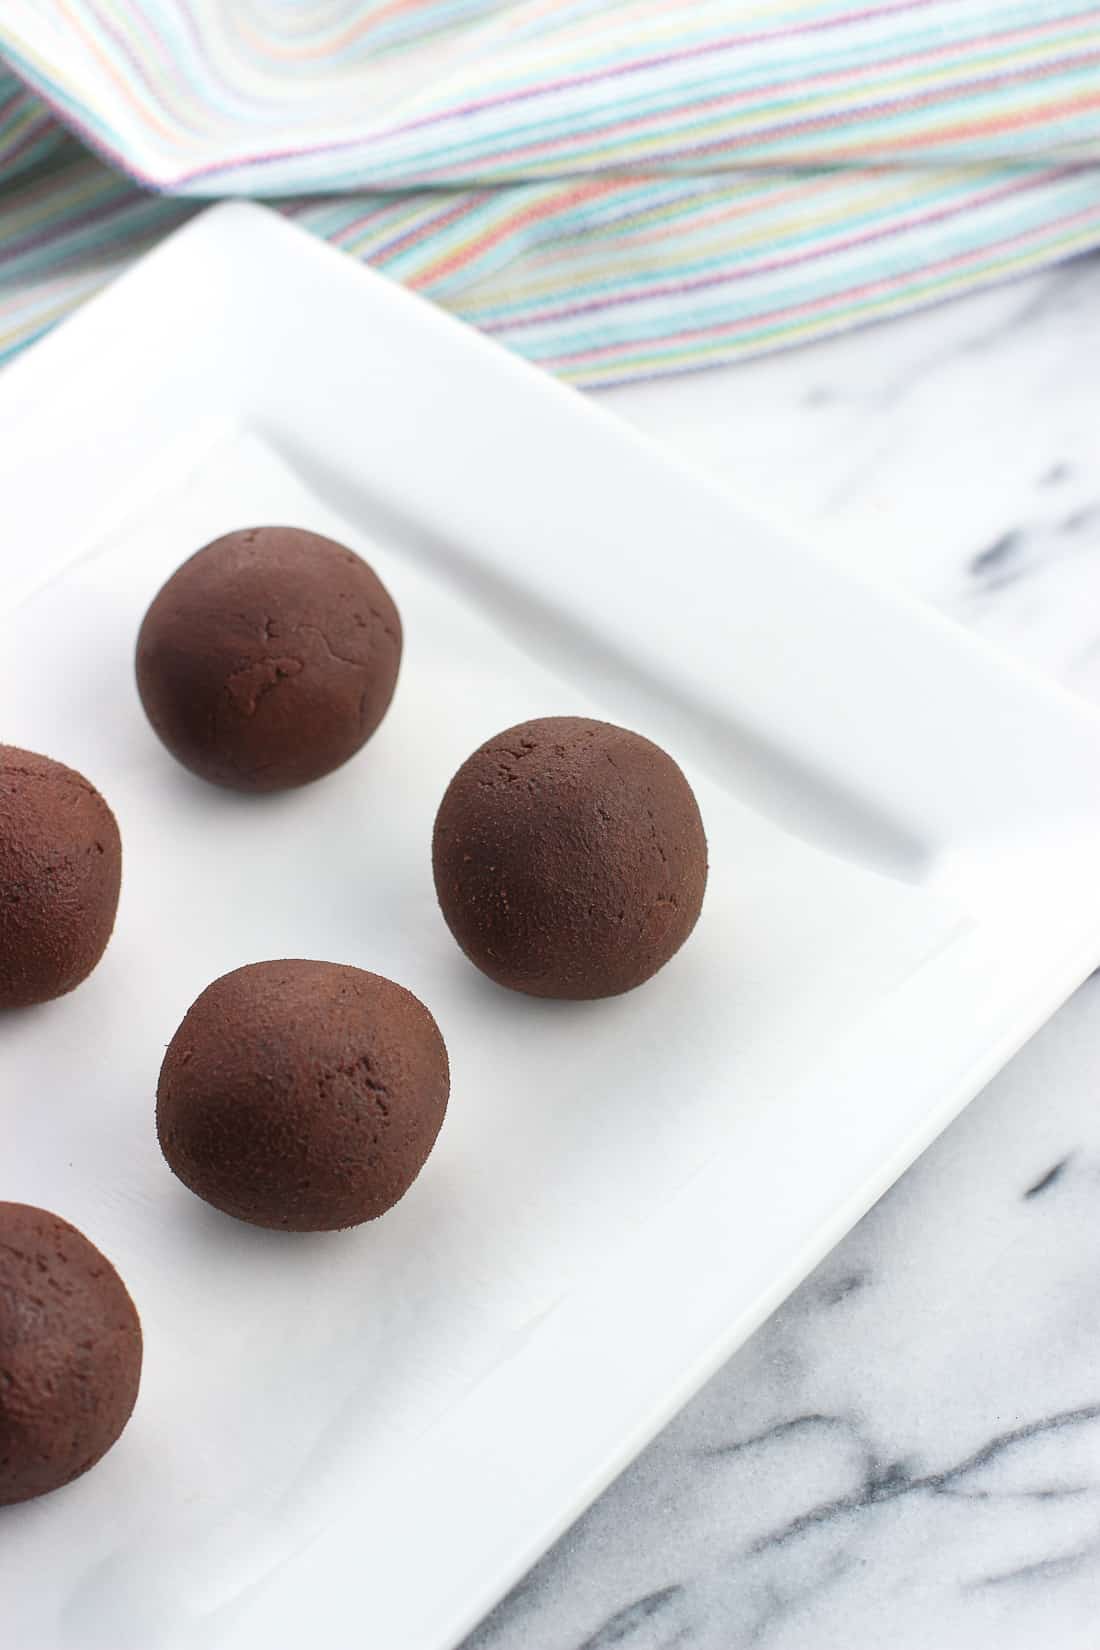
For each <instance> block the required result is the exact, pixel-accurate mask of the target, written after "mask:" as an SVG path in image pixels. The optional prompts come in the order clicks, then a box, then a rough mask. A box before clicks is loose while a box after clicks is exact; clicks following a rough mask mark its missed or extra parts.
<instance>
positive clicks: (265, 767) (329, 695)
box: [137, 527, 401, 791]
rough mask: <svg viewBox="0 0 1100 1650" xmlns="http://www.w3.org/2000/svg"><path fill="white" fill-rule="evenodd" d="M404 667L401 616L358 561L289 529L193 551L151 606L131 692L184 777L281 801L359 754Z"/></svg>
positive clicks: (252, 533)
mask: <svg viewBox="0 0 1100 1650" xmlns="http://www.w3.org/2000/svg"><path fill="white" fill-rule="evenodd" d="M400 663H401V620H400V619H399V618H398V614H397V609H396V607H395V606H394V604H393V601H392V599H391V597H390V594H389V591H388V590H387V589H386V587H385V585H383V583H382V581H381V580H380V579H379V578H378V576H377V574H376V573H375V572H374V571H373V569H371V568H370V567H368V566H367V564H366V562H365V561H363V560H362V558H361V557H359V556H357V555H355V554H354V553H353V552H352V551H351V550H348V549H345V547H344V546H343V545H342V544H337V543H335V542H334V540H332V539H326V538H322V537H321V535H320V534H319V533H307V532H304V531H303V530H302V529H301V528H298V527H253V528H249V529H248V530H247V531H242V532H239V533H227V534H226V535H225V537H224V538H220V539H215V540H214V542H213V543H212V544H208V545H207V546H206V548H205V549H203V550H200V551H198V552H197V554H195V555H194V556H192V557H191V559H190V560H189V561H185V562H184V564H183V566H182V567H181V568H179V569H178V570H177V571H176V572H175V573H173V575H172V577H171V578H170V579H169V580H168V583H167V584H166V585H165V586H164V587H163V589H162V590H161V591H160V592H159V594H158V595H157V596H156V597H154V599H153V602H152V605H151V606H150V608H149V611H148V612H147V613H146V615H145V619H144V621H143V623H142V626H141V632H140V635H139V636H138V646H137V684H138V692H139V694H140V695H141V702H142V704H143V705H144V707H145V714H146V715H147V716H148V718H149V721H150V722H151V723H152V725H153V728H154V730H155V732H156V733H157V734H158V735H159V737H160V739H161V740H162V741H163V743H164V744H165V745H167V747H168V749H169V750H170V751H171V752H172V755H173V756H175V757H177V758H178V759H179V761H181V762H182V763H183V765H184V767H185V768H190V769H191V771H192V773H197V774H198V775H200V777H201V778H203V779H209V780H210V781H212V783H213V784H215V785H228V786H230V787H231V788H232V789H234V790H241V791H280V790H286V789H288V788H289V787H291V786H294V785H308V784H309V783H310V782H311V781H312V780H314V779H320V778H321V777H322V776H323V775H324V774H326V773H331V772H332V771H333V769H334V768H338V767H340V765H341V764H342V763H344V762H346V761H347V760H348V758H349V757H351V756H354V755H355V753H356V751H357V750H359V749H360V748H361V747H362V746H363V745H364V744H366V742H367V740H368V739H369V738H370V736H371V734H372V733H373V732H374V730H375V728H377V726H378V724H379V722H381V720H382V718H383V716H384V715H385V714H386V710H387V708H388V707H389V703H390V700H391V699H392V698H393V690H394V687H395V685H396V682H397V671H398V666H399V665H400Z"/></svg>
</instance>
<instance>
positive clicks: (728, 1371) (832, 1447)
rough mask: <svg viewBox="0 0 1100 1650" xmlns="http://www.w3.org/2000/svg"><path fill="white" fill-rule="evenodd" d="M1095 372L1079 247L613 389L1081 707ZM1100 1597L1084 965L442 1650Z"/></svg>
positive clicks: (982, 1618) (978, 1649)
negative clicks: (906, 314) (991, 285)
mask: <svg viewBox="0 0 1100 1650" xmlns="http://www.w3.org/2000/svg"><path fill="white" fill-rule="evenodd" d="M1098 369H1100V258H1097V257H1092V258H1086V259H1081V260H1079V261H1077V262H1075V263H1071V264H1068V265H1064V266H1063V267H1061V268H1060V269H1056V270H1053V271H1051V272H1049V273H1047V274H1044V275H1041V276H1038V277H1034V278H1032V279H1029V280H1027V281H1025V282H1021V283H1019V284H1017V285H1014V286H1010V287H1004V288H1001V289H999V290H997V291H994V292H992V293H987V294H983V295H981V296H978V297H975V298H970V299H966V300H964V301H961V302H958V303H956V304H954V305H951V306H947V307H944V308H941V309H938V310H934V311H930V312H928V313H926V314H924V315H919V316H915V317H911V318H909V319H906V320H904V321H898V322H892V323H889V324H887V325H884V326H881V327H878V328H873V329H869V330H867V331H864V332H861V333H858V334H854V335H848V336H845V337H842V338H838V339H835V340H832V341H830V342H828V343H825V344H819V345H815V346H813V347H812V348H808V349H804V350H801V351H796V352H793V353H791V354H789V355H785V356H781V357H775V358H770V359H767V360H763V361H759V362H753V363H750V364H748V365H746V366H742V367H739V368H730V369H723V370H721V371H715V372H711V373H706V374H700V375H698V376H697V377H694V378H685V379H682V380H679V381H676V382H672V383H663V384H653V385H646V386H641V387H637V388H632V389H628V390H620V391H617V392H615V393H614V394H611V395H608V396H607V397H606V398H605V399H606V401H607V403H608V404H609V405H610V406H611V407H612V408H614V409H615V410H616V411H617V412H619V413H620V414H621V415H622V416H623V417H625V418H627V419H628V420H630V421H631V422H633V423H634V424H636V425H638V426H639V427H640V428H643V429H645V430H647V431H649V432H650V433H651V434H654V435H656V436H658V437H659V438H660V439H661V440H663V441H664V442H666V443H667V444H668V445H669V446H670V447H672V448H674V449H675V450H677V451H678V452H680V453H681V454H682V455H684V456H686V457H688V458H690V459H691V460H692V461H693V462H694V463H696V464H697V465H701V466H703V467H704V468H706V469H708V470H711V471H712V472H714V473H716V474H719V475H721V476H722V477H723V478H724V479H725V480H726V481H727V482H729V483H730V484H732V486H733V487H734V488H735V489H736V490H737V492H738V493H739V494H740V496H741V497H742V498H743V499H744V500H745V502H746V503H747V504H748V505H750V506H751V507H752V508H754V509H755V510H756V511H757V512H758V513H760V514H762V515H765V516H767V517H769V518H771V519H772V520H774V521H777V522H780V523H782V524H783V525H784V526H786V527H788V528H790V529H791V530H793V531H795V532H796V533H798V534H799V535H801V536H802V537H803V538H805V539H806V540H808V541H809V542H811V543H813V544H814V545H816V546H817V547H818V548H819V549H820V550H821V551H822V552H823V553H824V554H826V555H827V556H829V557H831V558H834V559H836V560H837V561H839V562H841V563H843V564H844V565H846V566H848V567H854V568H858V569H859V570H861V571H862V572H864V573H865V574H866V575H868V576H870V577H872V578H876V579H882V580H887V581H894V582H896V583H898V584H901V585H903V586H904V587H906V588H907V589H908V590H910V591H911V592H913V593H914V594H916V595H917V596H919V597H921V598H922V599H924V600H926V601H928V602H930V603H932V604H934V605H935V606H936V607H938V608H940V609H941V610H942V611H943V612H945V613H947V614H949V615H950V616H951V617H952V618H954V619H957V620H958V621H959V622H960V623H962V624H964V625H967V626H969V627H971V628H972V629H974V630H976V631H979V632H980V633H981V634H983V635H984V636H986V637H988V638H989V639H990V640H991V641H993V642H995V643H997V644H998V645H1000V646H1002V647H1005V648H1007V649H1009V650H1010V651H1011V652H1012V653H1014V654H1015V655H1016V656H1017V657H1019V658H1021V659H1025V660H1028V661H1030V662H1031V663H1032V664H1033V665H1035V666H1037V667H1038V668H1040V669H1042V670H1045V671H1048V672H1050V673H1052V674H1053V675H1055V676H1056V677H1058V678H1059V679H1060V680H1061V681H1062V682H1063V683H1066V684H1068V685H1069V686H1070V687H1072V688H1074V689H1076V690H1077V691H1079V692H1081V693H1083V694H1085V695H1087V696H1088V697H1089V698H1091V699H1093V700H1094V701H1096V702H1098V703H1100V371H1098ZM1098 859H1100V844H1098ZM1098 1607H1100V976H1097V977H1094V979H1093V980H1092V981H1090V982H1089V983H1088V984H1086V985H1085V986H1083V987H1082V988H1081V990H1080V991H1079V992H1078V993H1077V995H1076V997H1074V998H1073V1000H1072V1001H1071V1002H1070V1003H1068V1004H1067V1005H1066V1007H1065V1008H1064V1009H1063V1010H1062V1011H1061V1013H1060V1014H1058V1015H1057V1016H1056V1017H1055V1019H1054V1020H1052V1021H1051V1022H1050V1023H1049V1024H1048V1025H1047V1026H1046V1027H1045V1028H1044V1029H1043V1031H1042V1032H1041V1033H1040V1034H1039V1035H1038V1036H1037V1037H1036V1038H1035V1039H1034V1040H1033V1041H1032V1042H1031V1043H1030V1044H1029V1045H1028V1046H1027V1047H1026V1048H1025V1049H1024V1050H1023V1051H1022V1053H1021V1054H1019V1055H1018V1056H1017V1058H1016V1059H1015V1060H1014V1061H1013V1063H1012V1064H1011V1066H1010V1067H1008V1069H1007V1070H1006V1071H1004V1072H1003V1073H1002V1074H1001V1076H1000V1077H998V1078H997V1080H996V1081H995V1082H994V1083H992V1084H991V1085H990V1087H989V1088H988V1089H987V1090H986V1091H985V1092H984V1093H983V1094H982V1095H981V1096H980V1097H979V1098H978V1099H977V1100H975V1101H974V1103H973V1104H972V1105H971V1106H970V1107H969V1108H968V1110H967V1111H966V1112H964V1113H963V1115H962V1117H961V1118H960V1119H959V1121H958V1122H957V1123H956V1124H955V1125H954V1126H953V1127H952V1128H951V1129H950V1130H949V1131H948V1132H947V1133H946V1134H945V1135H943V1136H942V1137H941V1138H940V1140H939V1141H938V1142H937V1143H936V1144H935V1145H934V1146H933V1147H932V1148H931V1149H930V1150H929V1151H928V1152H926V1153H925V1155H924V1156H923V1157H922V1158H921V1159H920V1160H919V1161H918V1162H917V1163H916V1164H915V1165H914V1167H913V1168H912V1169H911V1170H910V1171H909V1173H908V1174H907V1175H906V1176H905V1177H904V1178H903V1179H902V1180H901V1181H899V1182H898V1184H897V1185H896V1186H895V1187H894V1188H893V1189H892V1190H891V1191H890V1192H889V1193H888V1195H887V1196H886V1197H884V1198H883V1199H882V1200H881V1201H880V1202H879V1203H878V1205H877V1206H876V1207H875V1208H874V1209H872V1210H871V1212H870V1213H869V1214H868V1215H867V1216H866V1217H865V1218H864V1219H863V1220H862V1221H861V1222H860V1223H859V1225H858V1226H857V1227H856V1228H855V1229H854V1230H853V1231H852V1232H851V1233H850V1234H849V1236H848V1237H847V1239H846V1240H845V1241H844V1242H843V1243H841V1244H840V1245H839V1247H838V1248H837V1249H835V1250H834V1251H833V1253H832V1254H831V1255H830V1256H829V1258H828V1259H827V1260H826V1261H825V1262H824V1263H823V1264H822V1265H821V1266H820V1267H819V1268H818V1270H817V1271H816V1272H814V1273H813V1274H812V1276H811V1277H809V1278H808V1279H807V1280H806V1282H805V1283H804V1284H803V1285H802V1287H801V1288H800V1289H799V1290H798V1291H797V1292H796V1293H795V1294H794V1295H793V1296H792V1297H791V1298H790V1299H789V1300H788V1301H787V1302H786V1304H785V1305H784V1306H783V1307H782V1308H781V1309H780V1310H779V1311H778V1312H777V1313H776V1314H775V1315H774V1316H773V1317H772V1318H771V1319H770V1321H769V1322H768V1323H767V1324H765V1325H764V1327H763V1328H762V1329H761V1330H759V1331H758V1333H757V1334H756V1335H755V1336H754V1337H753V1339H752V1340H751V1341H750V1342H749V1343H748V1344H747V1345H746V1346H745V1347H744V1348H743V1349H742V1350H741V1351H740V1352H739V1353H738V1354H737V1355H736V1356H735V1357H733V1358H732V1359H731V1360H730V1362H729V1363H728V1364H727V1365H726V1366H725V1368H724V1369H722V1370H721V1371H720V1373H719V1374H718V1375H717V1376H715V1377H714V1379H713V1380H711V1381H710V1383H709V1384H708V1385H707V1386H706V1387H705V1388H704V1389H703V1391H702V1392H701V1393H700V1394H699V1395H698V1397H697V1398H696V1399H695V1400H694V1401H693V1402H692V1403H691V1404H689V1405H688V1407H687V1408H686V1409H685V1410H684V1411H683V1412H682V1413H681V1414H680V1415H679V1417H678V1418H677V1419H676V1420H675V1421H674V1422H673V1423H672V1424H671V1425H670V1426H669V1427H668V1428H667V1429H666V1430H665V1432H664V1433H662V1434H661V1436H660V1437H658V1438H657V1439H656V1440H655V1441H654V1443H653V1444H652V1445H651V1446H650V1447H649V1448H648V1449H647V1450H646V1451H645V1452H644V1454H643V1455H642V1456H640V1457H639V1459H638V1460H637V1461H636V1462H635V1463H634V1464H633V1466H632V1467H630V1468H629V1469H628V1471H627V1472H625V1473H624V1474H623V1476H622V1477H621V1478H620V1479H619V1480H618V1481H617V1482H616V1483H615V1484H614V1485H612V1487H611V1488H610V1489H609V1490H608V1491H607V1492H606V1493H605V1494H604V1495H603V1497H602V1498H601V1499H600V1500H599V1501H598V1502H597V1503H596V1504H595V1506H594V1507H593V1508H592V1509H591V1510H590V1511H589V1512H588V1513H587V1514H586V1515H585V1516H584V1517H583V1518H582V1519H581V1520H580V1521H579V1522H578V1523H577V1524H576V1525H575V1526H574V1528H573V1529H572V1530H571V1531H569V1533H568V1534H567V1535H566V1536H564V1537H563V1538H562V1540H561V1541H560V1542H559V1543H558V1544H557V1546H556V1547H555V1548H553V1550H552V1551H551V1552H550V1553H549V1554H548V1555H547V1556H546V1557H545V1558H544V1559H543V1560H542V1562H541V1563H540V1564H539V1565H538V1566H537V1567H536V1569H535V1570H534V1571H533V1572H532V1573H531V1574H530V1576H528V1577H527V1579H526V1580H525V1581H524V1582H522V1583H521V1584H520V1585H519V1586H518V1587H517V1588H516V1589H515V1591H514V1592H513V1594H512V1595H511V1596H510V1597H509V1598H508V1599H507V1600H505V1602H504V1603H503V1604H501V1605H500V1606H499V1607H498V1609H497V1610H496V1611H495V1612H494V1613H493V1614H492V1616H490V1617H489V1619H488V1620H487V1621H486V1622H485V1623H484V1624H483V1625H482V1627H481V1628H480V1629H479V1630H478V1631H477V1632H476V1633H475V1634H474V1635H473V1636H472V1637H471V1638H470V1639H469V1640H468V1641H467V1645H466V1647H465V1650H748V1647H750V1646H751V1647H752V1650H881V1647H882V1646H884V1645H887V1644H888V1645H889V1646H890V1650H986V1647H989V1650H993V1647H996V1650H1096V1646H1097V1645H1100V1612H1098Z"/></svg>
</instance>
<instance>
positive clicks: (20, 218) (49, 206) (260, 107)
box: [0, 0, 1100, 384]
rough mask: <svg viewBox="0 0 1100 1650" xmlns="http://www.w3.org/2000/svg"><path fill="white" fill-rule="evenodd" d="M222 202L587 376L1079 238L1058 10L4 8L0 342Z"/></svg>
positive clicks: (1098, 230) (1072, 75)
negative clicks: (277, 213) (272, 221)
mask: <svg viewBox="0 0 1100 1650" xmlns="http://www.w3.org/2000/svg"><path fill="white" fill-rule="evenodd" d="M226 195H250V196H255V197H264V198H267V199H269V200H270V201H271V202H272V203H273V204H275V205H277V206H278V207H279V208H280V210H282V211H283V212H285V213H286V214H287V215H288V216H290V217H293V218H294V219H296V220H297V221H298V222H299V223H301V224H303V225H305V226H306V227H307V228H309V229H311V230H313V231H315V232H316V233H317V234H319V235H323V236H324V237H325V238H326V239H328V240H330V241H332V242H333V243H334V244H335V245H337V246H340V247H343V248H344V249H345V250H347V251H348V252H349V253H351V254H352V255H353V256H354V257H357V258H361V259H364V260H366V261H368V262H370V263H372V264H374V265H376V266H377V267H378V268H380V269H383V270H385V271H387V272H388V273H389V274H391V275H393V276H394V277H396V278H397V279H398V280H400V281H403V282H405V283H406V284H407V285H409V286H411V287H414V288H415V289H417V290H418V291H420V292H422V293H425V294H426V295H428V296H429V297H431V298H432V299H434V300H435V301H436V302H438V303H440V304H443V305H445V306H446V307H447V308H448V309H451V310H453V311H454V312H455V313H456V314H458V315H461V316H463V317H464V318H465V319H466V320H468V321H471V322H473V324H474V325H475V326H478V327H481V328H482V329H484V330H485V331H486V332H489V333H492V334H493V335H494V336H495V337H497V338H499V339H500V340H501V341H502V342H504V343H506V344H508V345H510V346H511V347H512V348H514V349H516V350H519V351H520V352H521V353H523V354H524V355H526V356H528V357H530V358H531V359H532V360H535V361H538V362H541V363H542V364H543V365H544V366H547V367H549V368H551V369H552V370H553V371H555V372H558V373H560V374H562V375H563V376H565V377H568V378H570V379H572V380H573V381H574V382H576V383H581V384H611V383H619V382H623V381H625V380H629V379H634V378H640V377H644V376H647V375H651V374H655V373H661V372H668V371H675V370H680V369H684V368H690V367H699V366H704V365H707V364H710V363H713V362H717V361H723V360H729V359H732V358H735V357H741V356H747V355H750V354H753V353H758V352H760V351H763V350H768V349H776V348H779V347H782V346H784V345H789V344H794V343H799V342H801V341H803V340H805V339H809V338H814V337H819V336H821V335H822V334H825V333H827V332H831V331H835V330H837V329H839V328H842V327H846V326H850V325H853V324H855V323H857V322H860V321H866V320H873V319H877V318H879V317H881V316H885V315H890V314H896V313H898V312H900V311H902V310H906V309H911V308H914V307H916V306H918V305H922V304H927V303H931V302H934V301H936V300H938V299H941V298H945V297H949V296H951V295H952V294H955V293H959V292H964V291H967V290H968V289H971V288H974V287H977V286H980V285H982V284H984V283H987V282H991V281H994V280H1000V279H1003V278H1005V277H1007V276H1011V275H1015V274H1019V273H1022V272H1024V271H1026V270H1029V269H1034V268H1036V267H1038V266H1040V265H1042V264H1044V263H1048V262H1050V261H1052V260H1054V259H1058V258H1064V257H1067V256H1070V255H1071V254H1073V253H1075V252H1079V251H1082V250H1084V249H1086V248H1089V247H1092V246H1096V245H1098V244H1100V5H1097V4H1085V3H1083V0H879V3H878V4H875V3H873V0H4V4H3V6H2V7H0V357H3V356H4V355H10V354H11V353H13V352H14V351H15V350H17V349H19V348H20V347H21V346H22V345H24V344H25V343H27V342H28V341H29V340H30V339H31V338H33V337H35V336H36V335H38V334H39V333H41V332H43V331H45V330H46V329H47V328H48V327H49V326H51V325H52V324H53V323H54V322H55V321H56V320H57V319H59V318H60V317H61V316H63V315H64V314H65V313H67V311H69V310H70V309H71V308H72V307H73V306H74V305H75V304H77V303H79V302H80V300H81V299H82V298H84V297H86V296H87V295H88V294H89V293H91V292H93V291H95V290H96V288H97V287H99V286H100V285H102V284H103V283H104V282H105V281H106V280H108V279H109V278H110V277H111V275H113V274H114V273H115V272H116V271H117V270H118V269H120V268H121V267H122V266H123V265H124V264H126V263H127V262H128V261H129V260H130V259H131V258H133V257H134V256H135V255H136V254H137V253H138V252H140V251H141V250H143V249H144V248H145V247H147V246H149V245H150V244H151V243H152V242H153V241H155V240H157V239H158V238H159V237H160V236H161V235H162V234H164V233H165V231H166V230H167V229H169V228H171V227H173V226H174V225H176V224H178V223H179V222H181V221H182V220H183V219H184V218H185V217H186V216H188V214H189V213H191V212H192V211H194V210H195V209H196V206H197V203H198V202H200V201H206V200H211V199H217V198H220V197H223V196H226Z"/></svg>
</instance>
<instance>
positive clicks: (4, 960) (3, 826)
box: [0, 745, 122, 1008]
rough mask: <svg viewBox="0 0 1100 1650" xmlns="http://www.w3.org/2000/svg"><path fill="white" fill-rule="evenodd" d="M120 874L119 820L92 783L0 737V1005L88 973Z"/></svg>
mask: <svg viewBox="0 0 1100 1650" xmlns="http://www.w3.org/2000/svg"><path fill="white" fill-rule="evenodd" d="M121 880H122V844H121V842H120V840H119V835H118V826H117V825H116V824H115V816H114V814H113V813H112V812H111V810H110V808H108V806H107V804H106V802H104V800H103V798H102V797H101V796H100V794H99V792H98V791H97V790H96V788H95V786H94V785H90V784H89V783H88V781H87V780H86V779H85V778H84V777H83V775H82V774H79V773H76V772H74V770H73V769H72V768H66V767H65V766H64V765H63V764H62V763H60V762H51V761H50V759H49V757H48V756H36V755H35V754H34V752H33V751H23V750H17V749H16V748H15V747H14V746H13V745H0V1008H26V1007H28V1006H29V1005H30V1004H31V1003H45V1002H49V1001H50V999H51V998H53V997H63V996H64V995H65V993H66V991H71V990H72V989H73V987H74V986H77V985H79V984H80V982H81V980H83V979H85V978H86V977H87V976H88V975H89V974H90V973H91V971H92V969H93V968H94V967H95V965H96V963H97V962H98V961H99V959H100V957H102V955H103V953H104V951H105V950H106V947H107V941H108V940H109V939H110V937H111V931H112V929H113V928H114V925H115V913H116V911H117V910H118V891H119V885H120V882H121Z"/></svg>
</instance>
